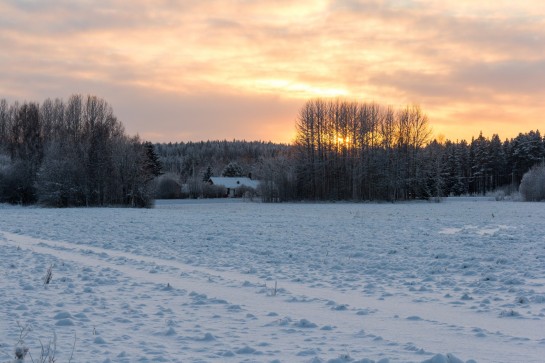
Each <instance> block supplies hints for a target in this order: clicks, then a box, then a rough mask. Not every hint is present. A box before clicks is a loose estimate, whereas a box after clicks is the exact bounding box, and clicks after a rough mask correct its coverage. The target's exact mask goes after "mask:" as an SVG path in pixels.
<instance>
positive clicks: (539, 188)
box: [519, 163, 545, 202]
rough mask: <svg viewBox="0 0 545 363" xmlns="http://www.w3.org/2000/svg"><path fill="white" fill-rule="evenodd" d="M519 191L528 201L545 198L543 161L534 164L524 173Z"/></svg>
mask: <svg viewBox="0 0 545 363" xmlns="http://www.w3.org/2000/svg"><path fill="white" fill-rule="evenodd" d="M519 192H520V195H521V196H522V198H523V200H525V201H528V202H535V201H541V200H545V163H542V164H540V165H538V166H534V167H533V168H532V169H530V171H528V172H527V173H526V174H524V176H523V177H522V181H521V182H520V188H519Z"/></svg>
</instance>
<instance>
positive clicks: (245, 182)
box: [210, 176, 259, 197]
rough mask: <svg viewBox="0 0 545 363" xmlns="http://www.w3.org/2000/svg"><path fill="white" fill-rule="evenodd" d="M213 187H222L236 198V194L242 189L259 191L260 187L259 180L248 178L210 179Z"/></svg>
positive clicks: (218, 177) (223, 177) (230, 195)
mask: <svg viewBox="0 0 545 363" xmlns="http://www.w3.org/2000/svg"><path fill="white" fill-rule="evenodd" d="M210 183H211V184H212V185H221V186H224V187H225V188H226V189H227V195H228V196H229V197H234V196H235V192H236V190H237V189H238V188H240V187H246V188H252V189H254V190H255V189H257V187H258V186H259V181H258V180H252V179H250V178H247V177H226V176H213V177H211V178H210Z"/></svg>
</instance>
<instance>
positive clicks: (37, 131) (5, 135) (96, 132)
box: [0, 95, 160, 207]
mask: <svg viewBox="0 0 545 363" xmlns="http://www.w3.org/2000/svg"><path fill="white" fill-rule="evenodd" d="M158 175H160V164H159V161H158V159H157V157H156V155H155V152H154V149H153V145H152V144H151V143H146V142H142V141H141V140H139V138H138V137H129V136H127V135H126V134H125V131H124V128H123V125H122V124H121V123H120V122H119V121H118V120H117V118H116V117H115V115H114V114H113V110H112V107H111V106H110V105H109V104H108V103H107V102H106V101H105V100H103V99H100V98H98V97H96V96H90V95H89V96H82V95H72V96H71V97H70V98H69V99H68V101H66V102H65V101H63V100H60V99H55V100H51V99H47V100H45V101H44V102H43V103H42V104H41V105H40V104H38V103H34V102H24V103H21V104H20V103H13V104H11V105H10V104H8V102H7V101H6V100H0V202H8V203H12V204H22V205H28V204H34V203H39V204H42V205H45V206H53V207H69V206H116V205H125V206H133V207H149V206H151V205H152V203H153V198H154V185H155V184H154V183H155V182H154V179H155V178H156V177H157V176H158Z"/></svg>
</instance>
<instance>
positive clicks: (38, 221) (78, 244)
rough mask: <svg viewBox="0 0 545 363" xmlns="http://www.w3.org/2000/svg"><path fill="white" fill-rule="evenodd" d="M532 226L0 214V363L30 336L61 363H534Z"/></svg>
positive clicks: (531, 212)
mask: <svg viewBox="0 0 545 363" xmlns="http://www.w3.org/2000/svg"><path fill="white" fill-rule="evenodd" d="M544 220H545V208H544V204H542V203H541V204H540V203H518V202H495V201H489V200H484V199H483V200H477V201H475V200H470V199H467V198H466V199H452V198H449V199H447V200H446V201H445V202H443V203H396V204H386V203H385V204H369V203H361V204H352V203H333V204H327V203H323V204H311V203H300V204H262V203H251V202H246V203H245V202H241V201H239V200H236V201H234V200H230V201H215V202H209V201H208V202H199V201H190V202H184V201H158V202H157V204H156V207H155V208H154V209H143V210H141V209H117V208H111V209H104V208H102V209H101V208H74V209H43V208H34V207H14V206H7V205H0V246H1V254H0V276H1V282H0V324H1V325H0V357H1V358H0V362H4V361H5V362H7V361H12V360H13V358H14V357H15V354H14V353H15V347H16V343H17V341H18V339H19V335H20V326H27V325H28V326H30V327H31V328H32V330H31V331H30V332H29V333H28V335H27V336H26V337H25V338H24V345H25V346H26V347H28V348H29V351H30V353H31V354H32V356H33V357H34V358H36V357H37V356H39V352H40V349H41V346H40V342H42V343H46V342H48V341H51V340H53V338H54V337H55V339H56V349H57V351H56V358H57V361H58V362H67V361H68V360H69V358H70V356H71V354H72V349H74V353H73V356H74V358H73V360H72V361H75V362H210V361H217V362H382V363H386V362H390V363H392V362H451V363H452V362H473V361H474V362H479V363H482V362H495V363H498V362H500V363H501V362H543V357H544V356H545V225H544V223H543V221H544ZM50 266H53V268H52V272H53V274H52V279H51V281H50V283H49V284H44V276H45V275H46V273H47V270H48V268H49V267H50ZM26 361H30V360H29V359H28V358H27V360H26Z"/></svg>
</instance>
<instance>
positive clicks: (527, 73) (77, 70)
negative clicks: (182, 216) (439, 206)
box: [0, 0, 545, 144]
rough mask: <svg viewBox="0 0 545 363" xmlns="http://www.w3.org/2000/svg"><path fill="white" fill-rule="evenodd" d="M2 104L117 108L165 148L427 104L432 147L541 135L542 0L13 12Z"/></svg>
mask: <svg viewBox="0 0 545 363" xmlns="http://www.w3.org/2000/svg"><path fill="white" fill-rule="evenodd" d="M0 14H1V15H0V24H1V25H0V27H1V29H2V36H0V46H1V47H2V48H3V49H9V50H10V52H9V54H6V55H4V56H3V57H0V77H1V78H2V79H3V82H2V84H1V85H0V98H6V99H7V100H8V101H10V102H13V101H25V100H29V101H36V102H40V103H41V102H43V100H45V99H46V98H61V99H64V100H66V99H67V98H68V97H69V95H70V94H74V93H81V94H94V95H97V96H98V97H101V98H103V99H104V100H106V101H107V102H108V103H109V104H110V105H111V106H112V108H113V109H114V113H115V115H116V116H117V117H118V119H119V120H120V121H121V122H122V123H123V125H124V126H125V129H126V131H127V133H129V134H131V135H135V134H138V135H140V136H141V137H142V139H145V140H149V141H152V142H154V143H163V142H164V143H168V142H200V141H205V140H233V139H236V140H254V141H263V142H269V141H270V142H274V143H283V144H292V143H293V140H294V136H295V122H296V119H297V115H298V112H299V110H300V108H301V107H302V106H303V104H304V103H305V102H306V101H307V100H309V99H312V98H318V97H321V98H340V99H347V100H356V101H358V102H376V103H379V104H382V105H391V106H393V107H394V108H397V107H399V106H403V105H407V104H417V105H420V106H421V107H422V110H423V111H424V113H426V115H427V116H428V117H429V121H430V122H429V124H430V127H431V129H432V132H433V137H434V138H440V137H441V136H444V138H445V139H449V140H451V141H456V140H466V141H470V140H471V138H472V137H475V138H476V137H478V135H479V133H480V132H482V134H483V136H485V137H488V138H490V137H491V136H492V135H493V134H498V135H499V136H500V138H501V140H502V141H503V140H505V139H511V138H514V137H516V136H517V135H518V134H519V133H525V132H529V131H531V130H533V131H535V130H538V129H539V126H540V125H543V124H544V119H543V115H544V114H545V112H544V111H545V104H543V102H542V100H543V96H545V87H544V86H543V84H545V71H544V69H545V53H544V52H543V49H545V47H544V46H545V26H544V25H545V20H544V19H545V8H543V6H542V5H541V4H540V2H538V1H524V2H518V3H516V4H512V3H511V2H509V1H501V2H497V1H494V2H492V1H487V2H479V3H474V2H472V1H456V2H454V1H447V2H443V3H439V4H438V3H436V2H433V1H431V0H422V1H411V0H389V1H388V0H384V1H379V0H371V1H348V0H338V1H333V0H331V1H327V0H316V1H307V2H305V3H304V4H300V3H296V4H294V3H292V2H290V1H287V0H285V1H264V2H259V3H249V2H246V1H242V0H241V1H233V2H229V3H228V4H225V3H219V4H218V3H215V2H210V1H200V2H187V1H182V2H176V1H169V2H165V1H153V2H147V1H146V2H145V1H141V0H140V1H137V2H136V3H134V2H132V3H131V4H130V5H128V4H126V3H124V2H122V1H113V2H98V3H72V2H67V1H65V0H55V1H52V2H48V3H42V2H39V1H28V2H18V1H10V0H5V1H0Z"/></svg>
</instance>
